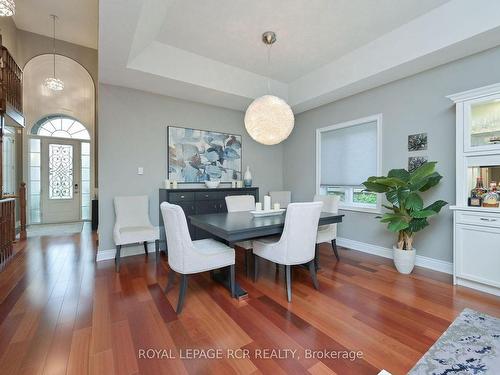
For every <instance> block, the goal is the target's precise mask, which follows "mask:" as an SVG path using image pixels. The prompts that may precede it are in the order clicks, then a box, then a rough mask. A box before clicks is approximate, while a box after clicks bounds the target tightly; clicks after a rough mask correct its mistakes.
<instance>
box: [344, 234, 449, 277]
mask: <svg viewBox="0 0 500 375" xmlns="http://www.w3.org/2000/svg"><path fill="white" fill-rule="evenodd" d="M337 244H338V245H339V246H342V247H347V248H348V249H353V250H357V251H362V252H363V253H368V254H373V255H378V256H381V257H384V258H389V259H392V258H393V256H392V249H388V248H387V247H383V246H378V245H372V244H368V243H365V242H360V241H355V240H351V239H348V238H337ZM415 265H417V266H419V267H424V268H428V269H431V270H434V271H439V272H444V273H447V274H450V275H451V274H453V263H451V262H446V261H444V260H439V259H434V258H429V257H424V256H422V255H417V257H416V259H415Z"/></svg>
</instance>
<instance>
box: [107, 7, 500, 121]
mask: <svg viewBox="0 0 500 375" xmlns="http://www.w3.org/2000/svg"><path fill="white" fill-rule="evenodd" d="M99 7H100V9H99V17H100V31H99V77H100V81H101V82H103V83H109V84H114V85H119V86H125V87H132V88H136V89H140V90H145V91H150V92H153V93H159V94H163V95H169V96H174V97H179V98H183V99H188V100H193V101H198V102H202V103H207V104H213V105H218V106H222V107H227V108H233V109H238V110H244V109H245V108H246V106H248V104H249V103H250V102H251V101H252V100H253V99H254V98H256V97H258V96H261V95H263V94H265V93H267V86H268V77H271V80H270V83H271V92H272V94H274V95H277V96H280V97H282V98H283V99H285V100H288V102H289V103H290V105H291V106H292V108H293V110H294V111H295V112H296V113H297V112H301V111H304V110H307V109H310V108H314V107H316V106H319V105H322V104H325V103H328V102H329V101H332V100H337V99H340V98H342V97H345V96H348V95H352V94H355V93H357V92H361V91H363V90H367V89H370V88H372V87H375V86H378V85H381V84H385V83H388V82H390V81H393V80H396V79H400V78H403V77H405V76H409V75H411V74H415V73H418V72H420V71H423V70H425V69H429V68H432V67H434V66H437V65H440V64H443V63H446V62H449V61H452V60H455V59H458V58H461V57H464V56H468V55H470V54H473V53H476V52H479V51H482V50H485V49H488V48H491V47H494V46H497V45H499V44H500V17H498V14H500V1H498V0H482V1H481V6H480V7H479V6H477V3H476V2H471V1H468V0H448V1H447V0H404V1H401V0H376V1H375V0H266V1H248V0H217V1H215V0H211V1H210V0H106V1H101V2H100V4H99ZM266 30H273V31H276V32H277V34H278V41H277V43H276V44H275V45H274V46H273V47H272V61H271V68H270V69H269V66H268V65H267V57H266V47H265V46H264V45H263V44H262V42H261V39H260V38H261V34H262V32H263V31H266Z"/></svg>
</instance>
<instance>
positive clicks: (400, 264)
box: [392, 246, 417, 275]
mask: <svg viewBox="0 0 500 375" xmlns="http://www.w3.org/2000/svg"><path fill="white" fill-rule="evenodd" d="M392 248H393V250H394V265H395V266H396V269H397V270H398V272H399V273H402V274H405V275H408V274H409V273H411V271H413V267H415V256H416V255H417V252H416V251H415V249H413V250H400V249H398V248H397V247H396V246H393V247H392Z"/></svg>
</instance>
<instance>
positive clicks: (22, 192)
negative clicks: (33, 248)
mask: <svg viewBox="0 0 500 375" xmlns="http://www.w3.org/2000/svg"><path fill="white" fill-rule="evenodd" d="M18 199H19V221H20V222H21V228H20V231H19V239H20V240H25V239H26V238H27V235H26V182H21V186H19V198H18Z"/></svg>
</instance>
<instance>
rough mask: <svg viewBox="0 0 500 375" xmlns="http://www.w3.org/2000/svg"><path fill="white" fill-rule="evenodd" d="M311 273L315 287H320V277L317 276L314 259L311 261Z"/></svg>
mask: <svg viewBox="0 0 500 375" xmlns="http://www.w3.org/2000/svg"><path fill="white" fill-rule="evenodd" d="M309 273H310V274H311V279H312V281H313V285H314V288H315V289H319V284H318V278H317V277H316V266H315V264H314V260H311V261H310V262H309Z"/></svg>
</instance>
